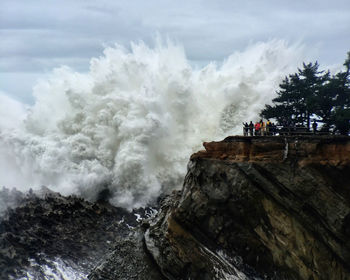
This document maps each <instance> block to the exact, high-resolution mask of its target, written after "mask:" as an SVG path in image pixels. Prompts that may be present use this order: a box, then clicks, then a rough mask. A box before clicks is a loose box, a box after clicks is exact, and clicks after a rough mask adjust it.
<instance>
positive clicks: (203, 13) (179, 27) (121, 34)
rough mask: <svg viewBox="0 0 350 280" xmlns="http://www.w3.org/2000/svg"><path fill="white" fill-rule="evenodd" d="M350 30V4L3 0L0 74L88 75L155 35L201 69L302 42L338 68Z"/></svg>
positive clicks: (312, 1) (227, 0)
mask: <svg viewBox="0 0 350 280" xmlns="http://www.w3.org/2000/svg"><path fill="white" fill-rule="evenodd" d="M349 27H350V5H349V3H348V0H334V1H331V2H330V1H316V0H309V1H289V0H288V1H287V0H269V1H261V0H254V1H243V0H240V1H238V0H216V1H212V0H192V1H185V0H179V1H171V0H162V1H160V0H149V1H143V0H134V1H122V0H119V1H112V0H100V1H93V0H75V1H71V0H61V1H47V0H32V1H13V0H2V1H1V3H0V38H1V44H0V58H1V61H0V71H1V72H0V75H1V74H2V73H5V72H28V73H30V72H31V71H32V72H37V73H40V72H45V71H49V69H51V68H53V67H57V66H59V65H61V64H67V65H69V66H71V67H73V68H75V69H77V70H82V71H84V70H87V69H88V66H89V64H88V61H89V59H90V58H91V57H93V56H99V55H101V52H102V49H103V45H110V44H113V43H120V44H123V45H125V46H128V44H129V42H130V41H139V40H143V41H145V42H146V43H147V44H151V45H152V44H153V38H154V37H155V35H156V34H157V33H158V32H159V33H160V34H161V35H163V36H169V37H170V38H172V39H174V40H175V41H178V42H180V43H181V44H183V45H184V47H185V50H186V53H187V55H188V58H189V59H190V60H191V61H195V62H196V64H199V65H202V64H203V63H206V62H208V61H212V60H219V61H220V60H222V59H224V58H225V57H227V56H228V55H230V54H231V53H232V52H233V51H235V50H242V49H243V48H244V47H245V46H247V45H248V44H249V43H251V42H257V41H266V40H269V39H274V38H277V39H285V40H287V41H289V42H291V43H294V42H299V41H303V43H304V44H305V45H306V47H309V48H314V49H315V52H316V53H318V54H319V55H320V57H318V59H319V61H320V62H321V64H322V63H324V64H333V63H341V62H342V60H343V59H344V57H345V55H346V52H347V51H348V50H349V46H350V36H349V35H350V34H349ZM28 77H29V76H28ZM5 90H7V91H11V86H9V83H7V88H6V89H5Z"/></svg>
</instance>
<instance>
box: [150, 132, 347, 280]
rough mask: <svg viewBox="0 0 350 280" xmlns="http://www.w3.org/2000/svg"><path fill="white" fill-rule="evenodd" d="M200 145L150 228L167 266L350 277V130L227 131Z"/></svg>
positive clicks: (204, 272)
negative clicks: (310, 133) (304, 133)
mask: <svg viewBox="0 0 350 280" xmlns="http://www.w3.org/2000/svg"><path fill="white" fill-rule="evenodd" d="M204 147H205V151H200V152H198V153H196V154H194V155H192V157H191V160H190V163H189V165H188V173H187V176H186V178H185V182H184V186H183V190H182V191H181V193H179V194H177V195H173V196H174V197H173V199H172V200H171V201H170V202H169V201H168V202H165V203H163V205H162V210H161V212H160V214H159V215H158V217H157V218H156V219H155V220H153V221H151V223H150V226H149V228H148V229H147V231H146V233H145V244H146V247H147V249H148V251H149V252H150V253H151V254H152V256H153V258H154V260H155V261H156V263H157V264H158V266H159V267H160V269H161V271H162V273H163V275H164V276H166V277H167V278H168V279H256V278H255V277H258V276H256V274H255V273H258V274H259V275H260V277H262V278H268V279H337V280H339V279H350V265H349V264H350V183H349V182H350V139H349V138H348V137H329V136H328V137H287V138H282V137H263V138H259V137H228V138H226V139H225V140H224V141H221V142H210V143H204ZM237 259H238V260H242V262H241V263H243V264H245V265H246V266H244V267H243V266H242V265H241V267H240V266H239V262H238V264H237V261H236V262H235V260H237ZM244 277H246V278H244Z"/></svg>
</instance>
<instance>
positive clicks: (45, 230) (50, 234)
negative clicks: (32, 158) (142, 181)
mask: <svg viewBox="0 0 350 280" xmlns="http://www.w3.org/2000/svg"><path fill="white" fill-rule="evenodd" d="M0 197H2V198H4V199H5V198H7V199H8V200H9V201H12V202H16V205H17V207H16V208H14V209H13V208H9V209H8V210H7V211H5V213H4V214H3V216H1V217H0V279H37V280H40V279H43V280H45V279H86V277H87V275H88V273H89V272H90V271H91V270H92V268H94V267H95V266H96V265H97V264H98V263H99V262H100V261H101V260H102V259H104V258H106V257H107V256H108V253H109V252H111V250H112V249H113V247H112V245H113V243H114V242H115V240H116V239H117V238H124V237H126V236H128V235H129V233H130V229H131V228H133V227H136V226H138V222H137V221H136V217H135V213H130V212H128V211H126V210H124V209H121V208H116V207H113V206H111V205H110V204H108V203H106V202H102V201H101V202H97V203H91V202H88V201H85V200H83V199H81V198H78V197H75V196H69V197H64V196H62V195H60V194H58V193H55V192H52V191H50V190H48V189H46V188H43V189H42V191H41V192H39V193H36V194H34V193H32V192H31V193H29V194H26V195H25V194H23V193H20V192H18V191H14V190H12V191H9V190H8V189H6V188H3V189H2V190H0ZM12 202H11V205H14V204H13V203H12ZM141 212H142V210H141V211H140V214H141V215H142V214H143V213H141ZM22 277H23V278H22Z"/></svg>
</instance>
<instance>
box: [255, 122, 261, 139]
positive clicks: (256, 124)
mask: <svg viewBox="0 0 350 280" xmlns="http://www.w3.org/2000/svg"><path fill="white" fill-rule="evenodd" d="M257 135H260V123H259V122H256V123H255V136H257Z"/></svg>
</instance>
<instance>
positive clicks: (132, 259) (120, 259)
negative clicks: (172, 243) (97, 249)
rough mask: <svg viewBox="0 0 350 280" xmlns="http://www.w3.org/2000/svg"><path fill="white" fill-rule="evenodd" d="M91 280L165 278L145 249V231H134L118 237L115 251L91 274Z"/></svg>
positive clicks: (153, 279)
mask: <svg viewBox="0 0 350 280" xmlns="http://www.w3.org/2000/svg"><path fill="white" fill-rule="evenodd" d="M88 279H90V280H113V279H119V280H132V279H135V280H151V279H152V280H163V279H165V278H164V277H163V276H162V274H161V273H160V271H159V268H158V266H157V265H156V264H155V263H154V261H153V259H152V257H151V256H150V255H149V254H148V252H147V251H146V250H145V249H144V243H143V232H142V231H141V230H140V229H136V230H134V231H132V232H131V233H130V234H129V235H128V236H126V237H117V239H116V240H115V242H114V251H113V252H112V253H111V254H110V255H109V256H108V257H107V259H106V261H104V262H102V263H101V264H100V265H99V266H97V267H96V268H95V269H94V270H93V271H92V272H91V273H90V275H89V277H88Z"/></svg>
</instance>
